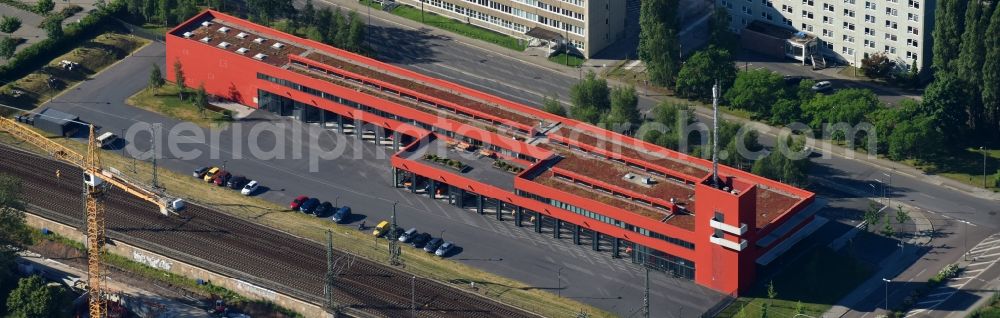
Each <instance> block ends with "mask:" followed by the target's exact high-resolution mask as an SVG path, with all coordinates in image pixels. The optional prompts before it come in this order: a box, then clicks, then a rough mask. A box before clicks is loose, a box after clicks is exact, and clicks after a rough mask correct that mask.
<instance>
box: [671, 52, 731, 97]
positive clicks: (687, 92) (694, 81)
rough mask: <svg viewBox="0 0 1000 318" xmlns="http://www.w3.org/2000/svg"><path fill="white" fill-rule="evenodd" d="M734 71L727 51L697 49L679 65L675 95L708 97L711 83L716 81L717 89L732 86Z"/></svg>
mask: <svg viewBox="0 0 1000 318" xmlns="http://www.w3.org/2000/svg"><path fill="white" fill-rule="evenodd" d="M736 72H737V71H736V66H734V65H733V58H732V56H731V55H730V54H729V51H726V50H725V49H720V48H715V47H711V48H708V49H705V50H701V51H698V52H696V53H694V55H692V56H691V58H689V59H688V60H687V62H685V63H684V66H682V67H681V72H680V74H679V75H678V76H677V88H676V92H677V95H679V96H681V97H684V98H691V99H702V100H705V99H710V98H712V85H713V84H715V83H716V81H718V83H719V86H720V88H719V89H724V88H727V87H732V86H733V81H734V80H735V79H736Z"/></svg>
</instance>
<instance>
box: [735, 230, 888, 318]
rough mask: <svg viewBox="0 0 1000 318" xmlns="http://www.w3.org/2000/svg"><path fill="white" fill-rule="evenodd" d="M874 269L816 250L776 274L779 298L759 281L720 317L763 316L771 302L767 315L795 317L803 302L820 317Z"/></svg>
mask: <svg viewBox="0 0 1000 318" xmlns="http://www.w3.org/2000/svg"><path fill="white" fill-rule="evenodd" d="M871 273H872V269H871V268H870V267H869V266H868V265H866V264H863V263H859V262H858V261H856V260H854V259H853V258H851V257H845V256H844V255H840V254H838V253H836V252H834V251H833V250H830V249H828V248H826V247H823V248H818V249H813V250H811V251H809V252H806V254H805V255H802V256H801V257H799V258H798V259H795V260H794V261H792V262H791V263H790V264H788V265H786V266H785V267H784V269H783V270H782V271H781V272H780V273H778V274H777V275H775V276H774V277H773V278H772V280H770V281H773V282H774V290H775V292H777V296H776V297H775V298H774V299H773V300H770V299H768V296H767V284H768V282H769V281H768V280H767V279H766V278H765V279H760V280H759V281H758V283H757V285H756V286H754V288H753V289H751V290H750V291H749V292H748V293H747V294H746V295H745V296H742V297H740V298H739V299H737V300H736V301H735V302H733V304H731V305H729V307H727V308H726V309H725V310H723V311H722V312H721V313H719V315H718V317H722V318H729V317H741V318H742V317H760V310H761V307H762V306H764V304H765V303H770V307H769V308H768V312H767V313H768V316H770V317H792V316H794V315H795V314H796V308H797V306H798V303H799V302H801V304H802V309H803V313H804V314H806V315H810V316H813V317H819V316H820V315H822V314H823V313H824V312H826V311H827V310H829V309H830V308H831V307H832V306H833V304H835V303H836V302H837V301H838V300H840V298H842V297H843V296H844V295H846V294H847V293H849V292H850V291H851V290H853V289H854V288H855V287H857V286H858V284H860V283H861V282H863V281H864V280H865V279H867V278H868V276H870V275H871Z"/></svg>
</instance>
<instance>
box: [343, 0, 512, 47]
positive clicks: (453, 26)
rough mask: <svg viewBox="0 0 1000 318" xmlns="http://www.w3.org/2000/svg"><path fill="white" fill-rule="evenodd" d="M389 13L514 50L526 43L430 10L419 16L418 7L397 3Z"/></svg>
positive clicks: (375, 6) (372, 3) (374, 6)
mask: <svg viewBox="0 0 1000 318" xmlns="http://www.w3.org/2000/svg"><path fill="white" fill-rule="evenodd" d="M361 2H362V3H364V4H367V5H369V6H371V7H373V8H376V9H379V10H381V9H382V7H381V6H380V5H379V4H377V3H374V2H371V1H370V0H361ZM391 13H392V14H395V15H397V16H400V17H404V18H407V19H410V20H413V21H417V22H421V23H423V24H427V25H430V26H433V27H436V28H439V29H443V30H447V31H450V32H453V33H457V34H459V35H462V36H466V37H470V38H473V39H477V40H482V41H486V42H490V43H493V44H496V45H499V46H502V47H505V48H508V49H511V50H514V51H524V50H525V49H526V48H527V46H526V43H525V41H523V40H519V39H516V38H514V37H511V36H509V35H505V34H502V33H499V32H496V31H492V30H488V29H485V28H482V27H478V26H475V25H472V24H469V23H465V22H462V21H459V20H455V19H452V18H449V17H445V16H441V15H438V14H436V13H432V12H430V11H426V10H424V12H423V15H422V17H421V12H420V8H414V7H410V6H407V5H399V6H397V7H396V8H394V9H393V10H392V12H391Z"/></svg>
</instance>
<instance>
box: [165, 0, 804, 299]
mask: <svg viewBox="0 0 1000 318" xmlns="http://www.w3.org/2000/svg"><path fill="white" fill-rule="evenodd" d="M206 21H210V22H212V25H211V26H202V23H203V22H206ZM221 25H225V26H227V27H231V28H233V31H231V32H240V34H249V35H248V36H249V37H248V39H249V38H251V37H263V38H267V39H268V40H271V41H280V42H281V43H284V44H285V45H288V46H290V47H293V48H305V49H307V50H308V51H307V52H305V53H299V54H289V55H287V56H278V57H275V56H274V55H273V54H272V55H271V56H269V57H267V58H265V59H263V60H259V59H255V58H254V57H253V56H250V55H249V54H241V53H237V52H235V51H234V50H236V48H234V47H235V46H237V45H234V47H228V48H227V47H226V45H224V44H222V43H219V42H217V41H219V40H210V41H202V40H201V39H199V38H197V37H196V36H193V35H190V33H189V34H188V35H185V33H188V32H195V31H196V30H200V31H198V32H201V33H198V34H199V35H198V36H201V35H202V34H212V33H211V32H221V31H220V30H218V29H216V28H218V27H220V26H221ZM227 36H228V35H227ZM166 43H167V53H166V62H167V65H168V70H167V79H168V80H170V81H174V80H175V76H174V75H175V74H174V71H173V68H174V66H173V65H174V64H175V63H179V64H180V65H181V67H182V68H183V71H184V74H185V77H186V84H187V85H188V86H190V87H197V86H199V85H204V87H205V89H206V91H207V92H208V93H209V94H212V95H216V96H220V97H223V98H227V99H230V100H232V101H235V102H237V103H240V104H243V105H247V106H249V107H253V108H258V107H261V106H260V105H259V104H260V103H261V102H262V101H261V100H260V98H259V96H258V92H259V90H264V91H267V92H269V93H271V94H274V95H277V96H281V97H282V98H287V99H291V100H294V101H297V102H299V103H303V104H308V105H310V106H311V107H315V108H317V109H321V110H325V111H328V112H331V113H334V114H337V115H338V116H342V117H343V118H349V119H350V120H352V121H361V122H364V123H368V124H371V125H375V126H378V127H382V128H385V129H387V130H390V131H394V132H397V133H400V134H403V135H407V136H409V137H412V138H413V139H414V140H416V142H413V143H412V144H410V145H405V146H404V147H403V149H402V150H401V152H406V151H411V150H414V149H417V148H419V147H421V146H423V145H425V144H427V143H428V142H429V141H430V140H432V139H439V140H457V141H460V140H470V139H471V140H488V142H489V143H490V144H489V145H490V147H493V148H495V149H503V150H505V151H508V152H509V153H516V154H518V155H519V156H517V157H511V156H510V155H501V157H502V158H505V159H507V160H508V161H511V162H515V163H518V164H521V165H524V166H526V169H525V170H524V171H522V172H521V173H519V174H517V175H516V176H515V177H514V180H513V184H514V188H515V189H516V191H510V190H507V189H503V188H502V187H498V186H496V185H491V184H487V183H484V182H482V181H480V180H476V179H474V178H469V177H466V176H464V175H462V174H461V173H459V172H456V171H453V170H450V169H444V168H442V167H441V166H438V165H435V164H431V163H428V162H426V161H423V160H414V159H412V158H406V157H404V156H401V155H399V154H397V155H395V156H393V157H392V159H391V162H392V166H393V167H394V168H396V169H399V170H401V171H406V172H408V173H412V174H414V175H416V176H420V177H422V178H427V179H429V180H435V181H437V182H440V183H442V184H446V185H447V186H449V187H451V188H454V189H462V190H464V191H468V192H472V193H475V194H477V195H482V196H484V197H488V198H492V199H498V200H500V201H502V202H503V203H505V204H508V205H512V206H517V207H519V208H523V209H525V210H530V211H536V212H538V213H539V214H541V215H544V216H547V217H552V218H556V219H558V220H561V221H563V222H567V223H571V224H575V225H579V226H581V227H582V228H584V229H587V230H592V231H596V232H599V233H601V235H605V236H610V237H613V238H616V239H619V240H622V242H623V243H625V244H637V245H629V246H639V245H641V246H644V247H648V248H649V249H652V250H656V251H658V252H662V253H666V254H669V255H672V256H675V257H679V258H682V259H685V260H689V261H692V262H693V263H694V265H693V267H694V270H693V272H694V274H693V279H694V280H695V281H696V282H697V283H699V284H702V285H704V286H707V287H709V288H712V289H715V290H718V291H720V292H723V293H736V292H738V291H740V290H745V289H746V288H748V287H749V286H750V285H751V284H752V283H753V280H754V273H755V271H756V266H757V265H756V264H755V260H756V259H757V258H758V257H760V256H761V255H763V254H764V253H766V252H767V251H768V250H770V249H771V248H773V247H774V246H775V245H777V244H778V243H780V242H781V241H782V240H784V239H785V238H787V237H789V236H791V235H794V233H795V231H796V230H797V229H798V228H800V227H801V226H802V225H803V224H805V223H806V222H807V221H809V220H810V219H811V217H808V218H802V220H796V222H797V223H798V224H795V225H794V226H787V227H788V229H785V230H784V232H782V233H781V234H780V235H778V234H775V233H777V232H775V231H777V230H778V229H779V228H782V225H783V224H784V223H785V222H788V221H789V220H790V219H792V216H793V215H795V214H796V213H799V212H800V211H802V210H804V209H805V208H806V207H807V206H808V205H810V204H812V202H813V198H814V195H813V194H812V193H810V192H807V191H804V190H801V189H797V188H794V187H791V186H788V185H784V184H781V183H778V182H775V181H773V180H768V179H765V178H762V177H759V176H755V175H752V174H749V173H746V172H743V171H740V170H737V169H733V168H729V167H724V166H720V170H719V174H720V177H721V178H722V179H723V180H724V181H725V182H724V183H725V184H726V186H727V189H726V190H723V189H720V187H718V186H712V185H710V182H709V180H710V177H709V176H707V175H705V174H704V173H703V172H704V171H707V170H706V169H707V167H710V166H711V163H710V162H707V161H705V160H703V159H700V158H694V157H689V156H687V155H684V154H681V153H677V152H674V151H671V150H667V149H663V148H660V147H658V146H655V145H651V144H648V143H645V142H642V141H639V140H636V139H632V138H629V137H626V136H621V135H618V134H615V133H612V132H608V131H606V130H603V129H600V128H597V127H594V126H590V125H587V124H584V123H580V122H577V121H575V120H571V119H567V118H561V117H558V116H554V115H551V114H548V113H545V112H542V111H540V110H537V109H535V108H532V107H529V106H525V105H521V104H517V103H514V102H510V101H507V100H503V99H501V98H498V97H495V96H491V95H489V94H486V93H482V92H478V91H475V90H472V89H469V88H465V87H462V86H459V85H456V84H453V83H449V82H446V81H442V80H438V79H434V78H430V77H428V76H424V75H421V74H418V73H415V72H412V71H408V70H405V69H402V68H399V67H395V66H392V65H388V64H384V63H381V62H378V61H376V60H373V59H370V58H366V57H363V56H359V55H355V54H352V53H349V52H345V51H342V50H339V49H336V48H333V47H330V46H327V45H324V44H321V43H318V42H315V41H311V40H308V39H302V38H297V37H295V36H292V35H289V34H285V33H282V32H279V31H276V30H273V29H269V28H266V27H263V26H259V25H256V24H253V23H250V22H247V21H243V20H240V19H238V18H235V17H232V16H228V15H225V14H222V13H219V12H215V11H206V12H204V13H202V14H200V15H198V16H196V17H194V18H192V19H191V20H189V21H186V22H185V23H183V24H181V25H180V26H178V27H177V28H175V29H174V30H172V31H171V32H169V33H168V35H167V37H166ZM241 45H242V44H241ZM260 51H261V52H271V51H266V50H264V49H260ZM296 52H298V51H296ZM309 52H321V53H322V54H325V55H328V56H331V57H337V58H339V59H343V60H347V61H350V62H351V63H354V64H356V65H363V66H366V67H368V68H371V69H377V70H379V71H380V72H384V73H386V74H391V75H392V76H397V77H399V78H406V79H408V80H412V81H416V82H419V83H422V84H423V85H428V86H432V87H434V88H436V89H441V90H446V91H449V92H453V93H455V94H458V95H461V96H467V97H468V98H470V99H474V100H477V101H482V102H483V103H484V104H489V105H494V106H496V107H498V108H503V109H507V110H512V111H516V112H517V113H518V114H521V115H523V116H524V117H528V118H531V119H532V120H538V121H541V122H558V123H561V125H562V126H564V127H572V129H576V130H578V131H582V132H584V133H585V134H586V135H588V136H590V137H592V138H606V139H607V140H616V142H617V143H619V144H620V145H625V147H624V148H627V149H635V150H637V151H642V152H644V153H655V154H658V155H660V156H662V157H664V158H669V159H670V160H674V161H675V162H681V163H683V165H681V166H678V167H673V168H671V167H668V166H667V165H663V164H656V163H653V162H650V161H646V160H643V158H635V157H629V156H625V155H623V154H622V153H620V152H616V151H615V150H610V149H609V148H608V147H600V146H594V145H593V144H587V143H585V142H579V141H575V140H572V139H570V138H567V137H566V136H561V135H558V134H551V135H549V136H548V139H549V140H551V141H554V142H558V143H560V144H561V145H565V146H564V147H566V149H570V148H571V149H573V150H574V151H579V152H585V153H587V154H588V155H596V156H598V157H601V158H608V160H609V161H611V160H614V161H615V162H614V163H615V164H621V167H626V168H628V169H638V168H642V169H646V170H647V171H653V172H655V173H656V174H657V175H664V176H668V177H670V178H671V179H672V180H676V182H677V185H676V187H677V189H679V190H678V191H682V192H684V193H687V192H690V193H691V198H690V202H688V206H690V205H694V208H693V209H692V210H691V211H684V209H683V207H682V205H679V204H676V203H675V202H674V201H673V200H672V199H673V198H666V197H652V196H649V195H647V194H645V193H643V191H644V188H635V187H632V189H629V188H628V187H625V186H623V185H622V184H620V183H619V184H617V185H616V184H613V182H611V181H613V180H599V179H598V178H593V177H590V176H588V175H586V174H585V173H581V172H579V171H576V172H574V171H571V170H570V169H569V168H568V167H566V168H564V167H562V165H563V164H562V163H560V160H561V159H562V156H561V155H560V150H554V149H557V148H558V147H540V146H537V145H531V144H528V143H527V142H525V141H524V140H522V139H525V138H518V137H517V136H521V135H522V134H521V133H523V135H524V136H529V137H530V136H536V135H537V134H541V132H540V128H539V125H535V124H529V123H527V122H526V121H524V120H521V121H520V122H519V121H516V120H513V119H512V118H504V117H503V116H499V115H496V114H489V113H487V112H484V111H482V110H476V109H472V108H469V107H465V105H459V104H457V103H454V102H451V101H449V100H447V98H444V97H441V96H432V95H433V94H425V93H421V92H419V90H418V89H411V88H410V87H405V86H403V85H399V84H393V83H391V82H388V81H385V80H380V79H377V78H373V77H371V76H370V75H362V74H357V73H356V72H353V71H351V70H348V69H340V68H337V67H333V66H330V65H327V64H324V63H322V62H320V61H316V60H313V59H311V58H308V57H307V56H308V55H309V54H313V53H309ZM250 53H253V52H250ZM286 61H287V62H286ZM310 72H322V73H328V74H334V73H336V74H338V75H337V76H339V77H338V78H340V77H347V78H351V79H353V80H355V81H356V82H359V83H364V84H365V85H367V87H377V88H378V90H379V91H380V92H386V91H390V92H394V93H397V94H398V95H399V96H404V95H405V96H406V97H407V98H411V99H418V100H420V101H421V102H425V101H426V102H425V104H427V103H433V104H436V105H441V106H447V107H450V108H454V109H456V112H459V111H461V112H462V113H464V114H467V115H470V116H468V117H474V118H476V119H477V120H479V122H486V121H490V122H493V123H494V124H495V125H498V126H496V127H503V128H504V129H510V130H515V131H521V133H517V134H514V135H515V136H514V138H511V137H510V136H507V135H501V134H498V131H497V130H495V129H493V128H489V127H486V126H476V125H471V124H469V123H470V121H469V120H466V119H463V118H460V117H454V118H443V117H442V116H437V115H435V114H434V113H431V112H428V111H426V110H420V109H417V108H415V107H414V106H412V105H410V106H407V105H404V104H405V102H406V100H404V99H399V100H390V99H386V98H384V96H382V95H378V94H374V93H370V92H365V91H363V90H362V89H361V88H363V87H365V86H359V87H358V88H351V87H347V86H344V85H336V84H334V83H333V81H334V80H336V79H335V78H332V77H331V78H329V79H324V78H322V76H317V75H316V74H319V73H316V74H313V73H310ZM258 74H265V75H266V76H270V77H273V78H278V79H282V80H285V81H290V82H294V83H296V84H298V85H301V86H304V87H309V88H312V89H315V90H319V91H322V92H323V94H328V95H335V96H339V97H342V98H346V99H349V100H351V101H353V102H355V103H358V104H363V105H369V106H372V107H375V108H377V109H378V110H379V111H381V112H385V113H390V114H393V115H395V116H399V118H405V119H406V120H402V119H398V120H397V119H392V118H386V117H382V116H378V115H375V114H373V113H371V112H366V111H363V110H362V109H359V108H358V107H352V106H349V105H345V104H341V103H338V102H335V101H334V100H331V99H328V98H323V97H319V96H317V95H316V94H310V93H307V92H304V91H303V90H301V89H294V88H291V87H288V86H287V85H281V84H278V83H276V82H273V81H269V80H266V79H261V78H260V76H259V75H258ZM418 103H419V102H418ZM404 121H406V122H404ZM417 122H419V123H427V124H425V125H417V124H415V123H417ZM431 127H433V128H431ZM432 130H435V131H438V132H432ZM440 131H448V132H453V133H455V136H454V137H449V136H445V135H444V134H441V133H440ZM524 132H526V133H524ZM487 137H489V138H487ZM558 149H562V148H558ZM505 153H507V152H505ZM564 154H565V153H564ZM588 160H593V159H590V158H589V157H588ZM626 165H627V166H626ZM616 167H617V166H616ZM690 167H694V168H696V169H689V168H690ZM681 168H683V169H688V170H691V171H697V173H694V174H692V173H685V172H681V171H677V170H678V169H681ZM636 171H638V170H636ZM653 172H651V173H653ZM549 174H556V175H559V176H560V178H563V179H559V181H558V182H565V184H566V186H571V182H566V181H565V180H564V179H572V180H573V181H574V182H576V181H578V182H581V183H584V184H588V185H590V186H594V187H599V188H601V189H611V191H613V192H614V193H615V194H616V195H618V197H619V198H622V197H629V198H632V199H631V200H632V201H630V202H643V204H645V203H649V204H651V206H658V207H659V209H658V210H657V209H650V210H652V211H654V212H650V213H655V212H656V211H659V212H658V213H663V214H664V215H667V216H668V218H669V220H664V219H657V218H652V217H649V216H648V215H643V214H641V213H637V212H636V211H634V210H630V209H628V208H623V207H628V206H631V205H629V204H631V203H627V202H626V203H621V202H618V201H614V200H610V199H608V198H604V197H601V196H600V194H594V195H593V196H589V195H580V194H574V193H568V192H567V191H564V190H561V189H559V188H556V187H553V186H552V183H545V182H542V181H540V178H541V177H539V176H540V175H545V176H547V175H549ZM553 180H555V179H553ZM619 182H620V181H619ZM665 182H675V181H665ZM558 184H563V183H558ZM579 191H581V192H580V193H584V192H586V191H588V190H587V189H583V188H581V189H580V190H579ZM764 192H767V193H764ZM521 193H529V194H532V195H534V196H540V197H544V198H548V199H552V200H558V201H559V202H561V203H562V204H565V205H571V206H575V207H581V208H583V209H585V210H588V211H594V212H598V213H599V214H601V215H603V216H607V217H609V218H612V219H614V220H617V221H618V222H621V223H622V224H629V225H634V226H636V227H640V228H642V229H645V230H648V231H650V232H655V233H660V234H663V235H666V236H669V237H671V238H674V239H678V240H682V241H686V242H690V243H691V244H692V245H693V246H694V247H693V248H687V247H683V246H681V245H678V244H676V243H670V242H667V241H665V240H663V239H661V238H655V237H652V236H650V235H644V234H640V233H638V232H636V231H635V230H631V229H628V228H626V227H623V226H621V225H620V224H613V223H608V222H602V221H599V220H596V219H594V218H593V217H588V216H585V215H583V214H581V213H580V212H579V211H577V212H573V211H569V210H567V209H563V208H560V207H557V206H555V205H552V204H549V203H545V202H543V201H539V200H537V199H535V198H529V197H526V196H524V195H520V194H521ZM595 193H596V192H595ZM776 197H777V198H780V200H777V199H773V198H776ZM762 200H763V201H762ZM767 200H772V201H767ZM695 202H696V203H697V204H694V203H695ZM775 202H777V203H775ZM619 203H620V204H619ZM765 207H766V208H769V209H773V210H772V211H759V208H765ZM665 219H667V218H665ZM713 224H715V225H713ZM789 229H791V230H789ZM772 232H774V233H772ZM785 232H787V233H785ZM769 234H771V235H773V236H776V237H778V239H776V240H771V241H772V242H771V243H770V244H767V246H763V247H762V246H758V244H755V243H757V242H758V240H759V239H761V238H763V237H764V236H766V235H769Z"/></svg>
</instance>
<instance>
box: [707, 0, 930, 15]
mask: <svg viewBox="0 0 1000 318" xmlns="http://www.w3.org/2000/svg"><path fill="white" fill-rule="evenodd" d="M730 1H732V0H722V4H723V5H725V4H727V3H730ZM745 1H746V2H748V3H753V2H754V0H745ZM779 1H780V0H779ZM785 2H788V3H793V2H797V1H796V0H788V1H785ZM801 2H802V4H804V5H806V6H810V7H814V6H816V1H815V0H801ZM843 2H844V3H845V5H856V4H857V0H843ZM885 2H886V3H892V4H898V3H899V1H898V0H888V1H885ZM760 3H761V4H763V5H765V6H768V7H772V8H773V7H774V1H773V0H760ZM786 6H788V7H790V5H789V4H783V5H782V7H786ZM887 6H888V5H887ZM906 6H907V7H908V8H911V9H920V0H908V1H907V4H906ZM865 9H866V10H877V9H878V4H877V3H875V2H872V1H865ZM823 10H826V11H830V12H833V11H834V5H833V4H830V3H828V2H824V3H823ZM788 12H792V11H788ZM886 13H888V11H886Z"/></svg>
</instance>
